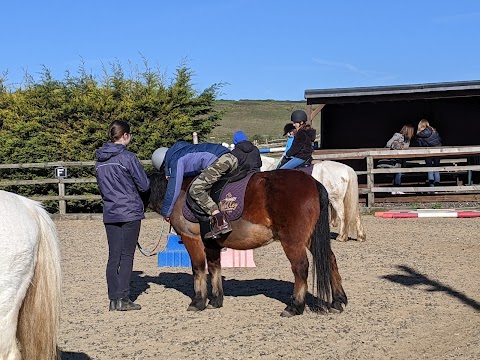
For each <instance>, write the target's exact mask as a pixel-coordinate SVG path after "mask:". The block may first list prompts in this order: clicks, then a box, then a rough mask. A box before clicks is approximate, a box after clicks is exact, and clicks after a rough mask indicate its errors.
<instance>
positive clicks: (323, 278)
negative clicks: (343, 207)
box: [310, 181, 332, 307]
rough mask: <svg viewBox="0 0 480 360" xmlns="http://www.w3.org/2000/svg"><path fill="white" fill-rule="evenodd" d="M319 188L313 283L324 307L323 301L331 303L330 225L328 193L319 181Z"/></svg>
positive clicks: (319, 302)
mask: <svg viewBox="0 0 480 360" xmlns="http://www.w3.org/2000/svg"><path fill="white" fill-rule="evenodd" d="M316 183H317V189H318V194H319V198H320V215H319V217H318V220H317V224H316V225H315V233H314V234H313V236H312V245H311V248H310V251H311V253H312V256H313V271H312V273H313V283H314V287H316V292H317V301H318V303H317V305H318V306H320V307H322V301H325V302H326V303H327V304H328V306H330V304H331V285H330V257H331V254H332V250H331V247H330V225H329V219H328V204H329V200H328V193H327V190H326V189H325V187H324V186H323V185H322V184H321V183H320V182H318V181H316Z"/></svg>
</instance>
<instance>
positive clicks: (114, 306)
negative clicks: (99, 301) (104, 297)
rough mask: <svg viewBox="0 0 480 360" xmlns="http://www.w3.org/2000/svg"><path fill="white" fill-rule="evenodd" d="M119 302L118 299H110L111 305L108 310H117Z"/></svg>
mask: <svg viewBox="0 0 480 360" xmlns="http://www.w3.org/2000/svg"><path fill="white" fill-rule="evenodd" d="M117 303H118V299H114V300H110V306H109V308H108V311H114V310H117Z"/></svg>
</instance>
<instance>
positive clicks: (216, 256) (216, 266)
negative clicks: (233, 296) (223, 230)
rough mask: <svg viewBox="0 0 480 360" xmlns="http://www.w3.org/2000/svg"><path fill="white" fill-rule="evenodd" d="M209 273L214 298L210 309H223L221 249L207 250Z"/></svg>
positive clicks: (209, 306) (209, 305)
mask: <svg viewBox="0 0 480 360" xmlns="http://www.w3.org/2000/svg"><path fill="white" fill-rule="evenodd" d="M205 251H206V253H207V265H208V272H209V273H210V282H211V284H212V297H211V298H210V301H209V303H208V308H213V309H216V308H221V307H222V306H223V286H222V266H221V264H220V249H206V250H205Z"/></svg>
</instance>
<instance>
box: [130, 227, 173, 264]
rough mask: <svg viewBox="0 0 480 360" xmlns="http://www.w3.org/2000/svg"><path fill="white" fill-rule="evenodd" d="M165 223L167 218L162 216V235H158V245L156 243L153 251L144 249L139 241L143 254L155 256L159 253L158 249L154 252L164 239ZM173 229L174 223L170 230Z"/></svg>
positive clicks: (139, 248) (138, 245)
mask: <svg viewBox="0 0 480 360" xmlns="http://www.w3.org/2000/svg"><path fill="white" fill-rule="evenodd" d="M165 223H166V221H165V219H163V218H162V228H161V230H160V236H159V237H158V242H157V245H155V247H154V248H153V250H152V251H147V250H144V249H143V248H142V245H140V242H139V241H137V248H138V250H139V251H140V252H141V253H142V255H144V256H155V255H157V254H158V253H159V251H157V252H154V251H155V250H156V249H157V248H158V245H160V242H161V241H162V237H163V231H164V230H165ZM171 229H172V225H170V230H171Z"/></svg>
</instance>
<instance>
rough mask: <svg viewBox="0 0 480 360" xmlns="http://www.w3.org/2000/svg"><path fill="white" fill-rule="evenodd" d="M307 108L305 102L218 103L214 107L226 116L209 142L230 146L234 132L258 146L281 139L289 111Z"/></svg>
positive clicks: (213, 132) (249, 101) (288, 120)
mask: <svg viewBox="0 0 480 360" xmlns="http://www.w3.org/2000/svg"><path fill="white" fill-rule="evenodd" d="M306 105H307V102H306V101H273V100H240V101H233V100H218V101H217V102H216V107H217V109H218V110H221V111H225V115H224V116H223V119H222V121H221V123H220V126H218V127H216V128H215V129H213V131H212V132H211V133H210V135H209V137H208V141H210V142H217V143H219V142H227V143H229V144H230V143H231V142H232V136H233V133H234V132H235V131H237V130H242V131H245V133H246V134H247V135H248V138H249V140H251V141H254V140H257V141H258V142H259V143H263V142H265V141H266V140H272V139H281V138H282V135H283V127H284V126H285V124H286V123H287V122H290V114H291V113H292V111H294V110H297V109H301V110H305V108H306Z"/></svg>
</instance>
